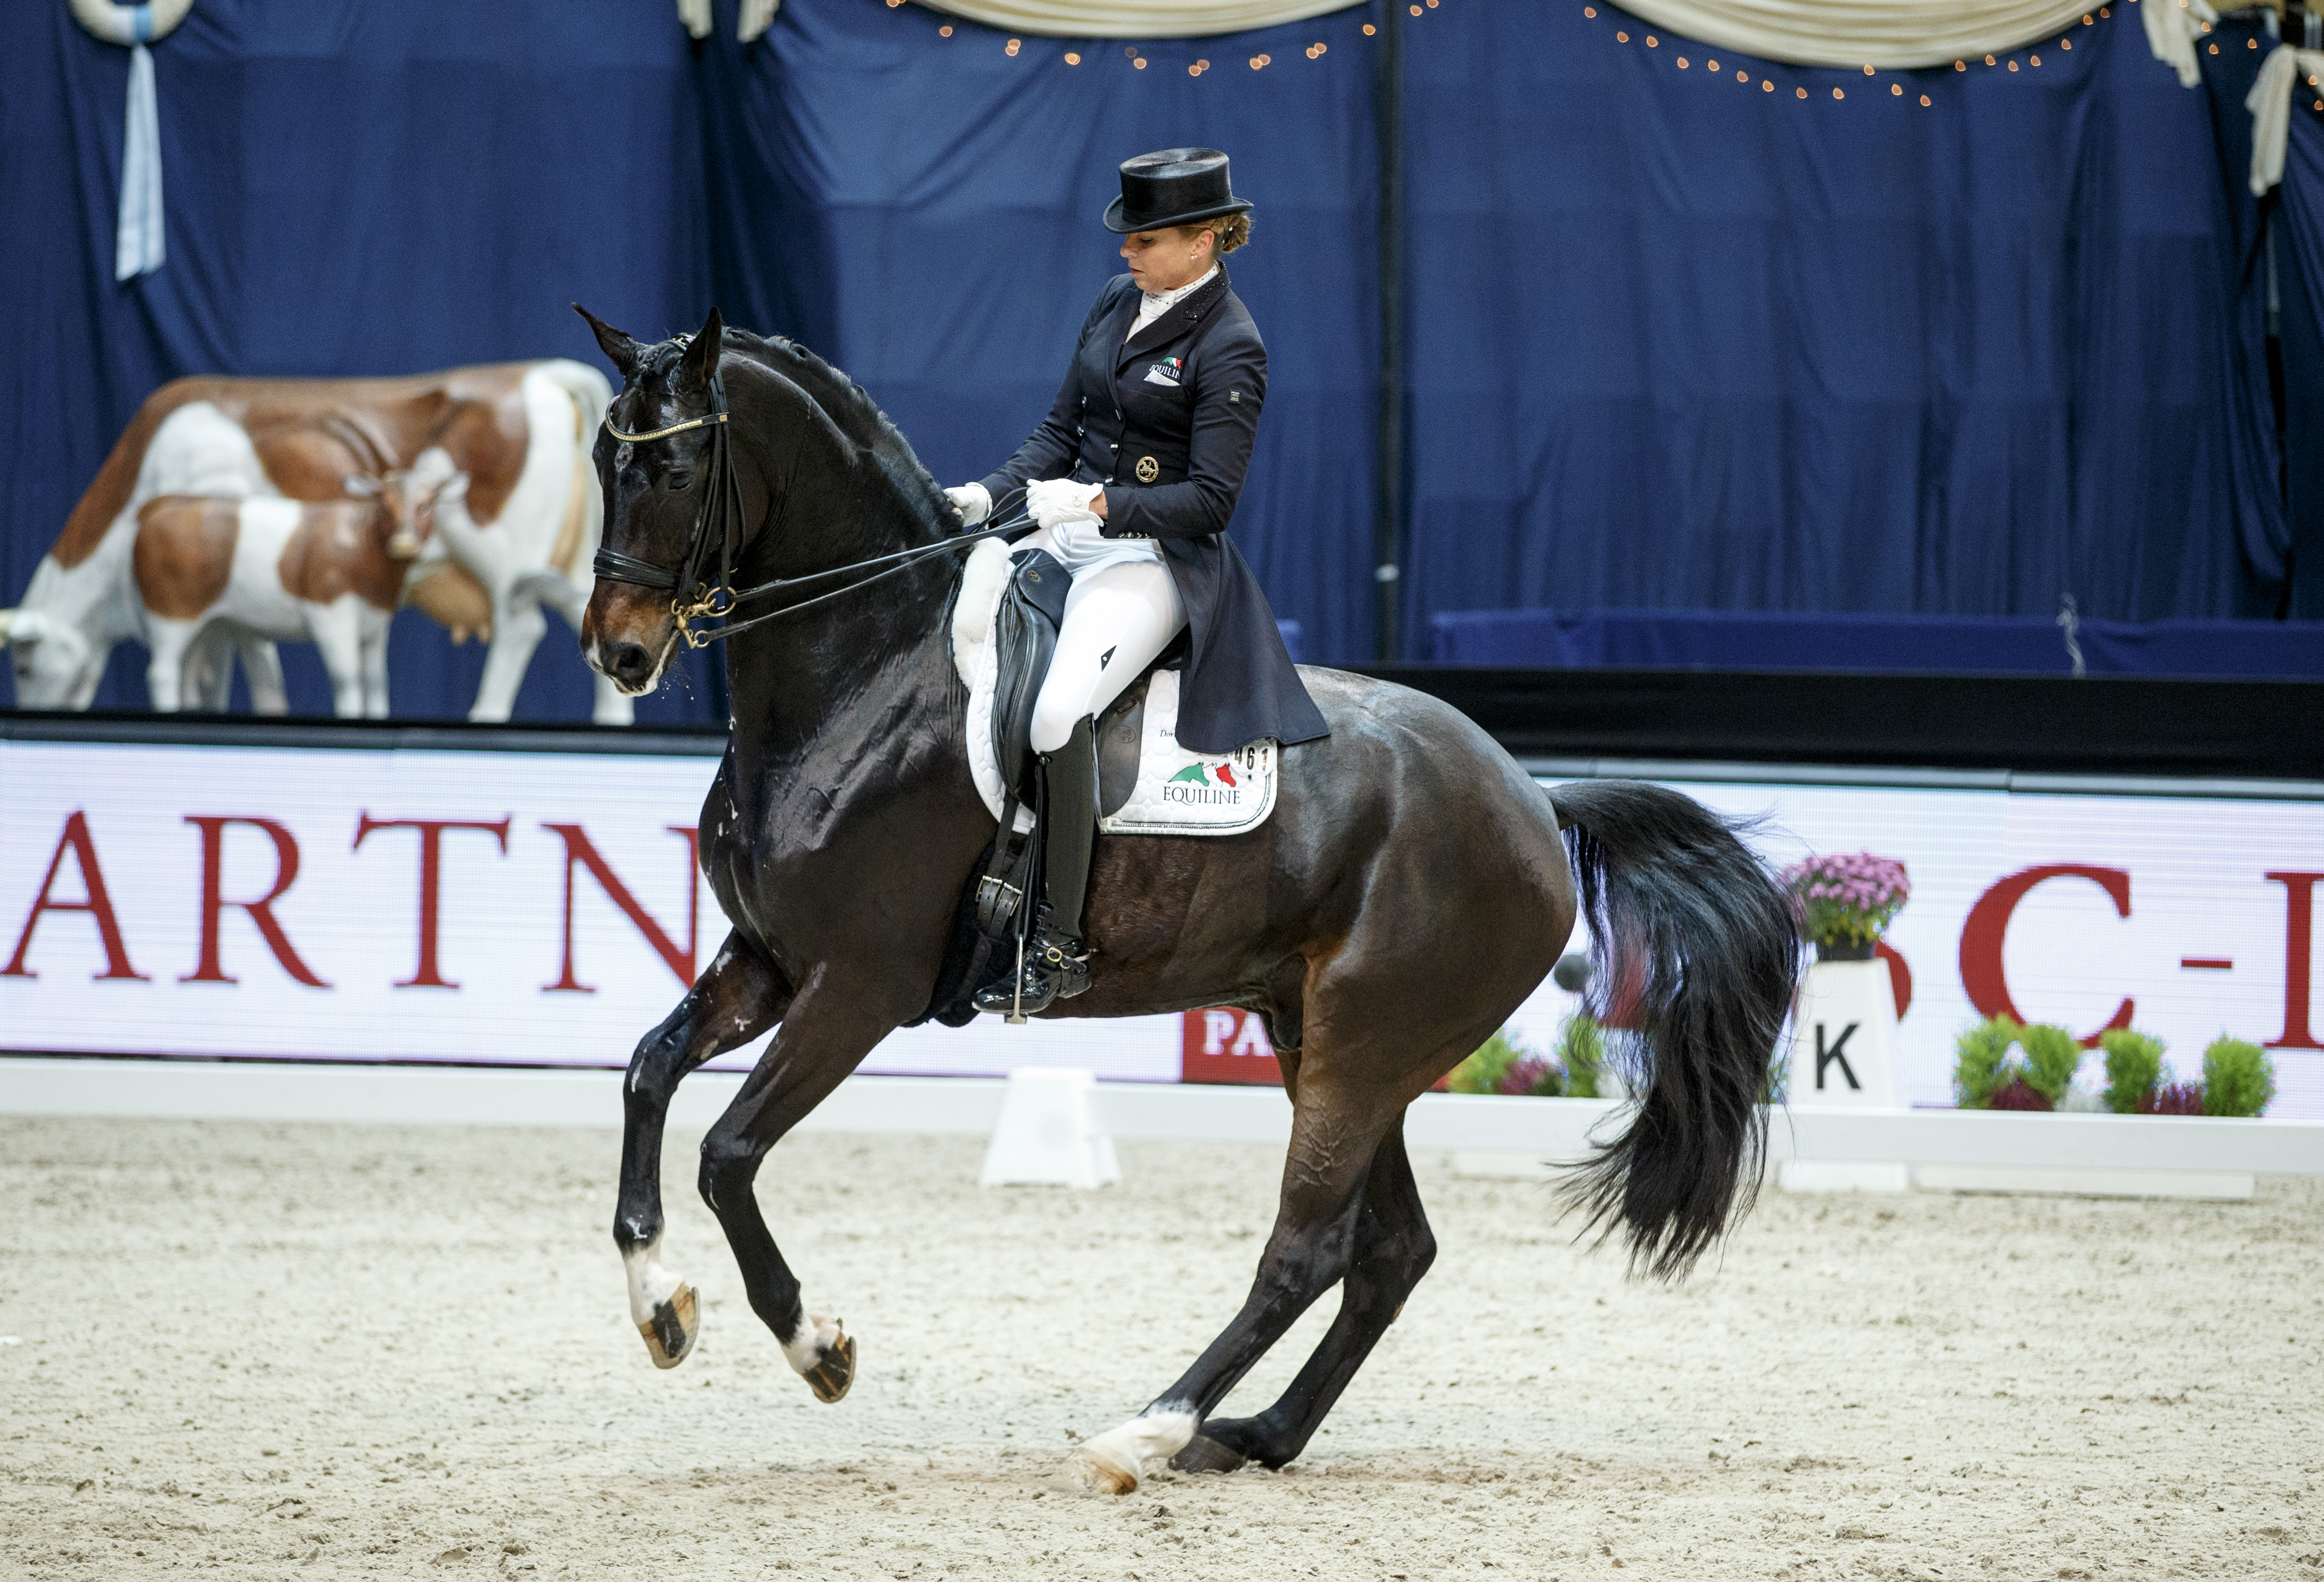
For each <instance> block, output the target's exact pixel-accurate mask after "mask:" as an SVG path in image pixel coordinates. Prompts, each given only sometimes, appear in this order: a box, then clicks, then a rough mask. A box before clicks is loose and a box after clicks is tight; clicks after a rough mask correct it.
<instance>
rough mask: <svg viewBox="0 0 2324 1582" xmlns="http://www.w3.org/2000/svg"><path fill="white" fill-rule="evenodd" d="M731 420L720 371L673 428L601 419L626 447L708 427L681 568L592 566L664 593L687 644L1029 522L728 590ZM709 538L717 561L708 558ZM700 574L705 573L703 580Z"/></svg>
mask: <svg viewBox="0 0 2324 1582" xmlns="http://www.w3.org/2000/svg"><path fill="white" fill-rule="evenodd" d="M732 423H733V417H732V415H731V414H730V413H729V412H728V410H727V408H726V381H725V378H724V375H723V374H720V373H712V374H711V376H710V410H709V411H708V412H707V413H705V414H704V415H703V416H702V417H699V418H687V420H686V421H685V422H683V423H672V424H671V425H669V427H668V428H650V429H647V430H646V431H645V432H643V433H641V434H630V433H625V432H624V431H622V429H619V428H614V427H613V418H610V417H608V418H606V419H605V432H606V433H607V434H610V435H612V436H613V437H614V438H615V439H617V440H620V441H622V443H623V444H625V445H637V444H641V443H643V442H644V441H646V440H650V439H668V438H669V437H670V436H672V435H674V434H684V433H687V431H689V430H691V429H695V428H708V429H711V430H713V432H712V434H711V436H710V458H709V459H710V479H709V483H708V486H707V487H706V488H705V491H704V492H703V496H702V504H701V506H700V507H699V508H698V509H697V510H696V512H695V517H694V535H693V537H692V538H690V539H689V540H688V541H687V547H686V562H685V565H684V566H682V567H681V568H679V569H678V570H675V571H673V570H671V569H670V568H669V567H668V566H656V565H655V564H654V563H653V562H651V561H650V560H640V559H639V558H637V557H636V556H632V555H623V554H622V553H621V552H620V551H618V550H614V549H607V548H604V547H602V546H601V547H599V548H598V550H597V557H596V559H595V561H594V562H592V563H591V566H590V569H591V570H592V571H594V572H595V574H596V575H599V576H601V577H605V578H608V579H610V580H612V581H614V582H623V583H632V584H636V585H637V586H639V587H641V588H652V589H654V590H655V591H657V592H659V593H668V594H669V595H670V601H669V612H670V615H671V616H672V618H673V619H675V620H676V621H677V622H678V636H679V637H681V638H683V639H685V640H686V646H687V648H708V647H709V646H710V645H711V644H712V643H715V642H716V641H718V640H719V639H721V638H729V637H733V635H734V634H735V633H736V632H739V631H748V630H750V629H751V628H752V627H754V626H764V625H765V624H766V623H767V622H769V621H779V620H780V619H782V618H783V617H784V616H786V615H796V614H798V612H800V611H802V610H812V609H814V608H815V607H816V605H818V604H823V603H827V602H830V601H831V600H834V599H836V598H838V597H840V596H841V595H842V594H844V593H854V592H856V591H857V590H859V589H862V588H868V587H870V586H871V584H873V583H876V582H881V581H883V580H884V579H886V578H888V577H891V576H894V575H896V574H897V573H898V572H902V571H909V570H910V569H911V568H912V567H913V566H917V565H918V564H919V563H920V562H921V561H923V560H926V559H928V558H929V557H930V556H937V555H945V554H949V553H950V552H951V551H953V550H955V549H963V548H966V547H968V546H970V545H972V544H976V543H980V542H982V540H984V539H986V538H1000V537H1001V536H1002V535H1004V534H1007V533H1014V532H1018V531H1019V530H1021V529H1025V528H1028V527H1030V526H1031V525H1032V519H1031V518H1030V517H1027V516H1023V515H1019V516H1017V517H1015V518H1014V519H1012V520H1009V521H1005V522H1002V523H1001V524H999V525H998V526H995V527H990V528H985V529H982V530H980V531H978V532H973V533H963V534H960V535H958V536H956V537H954V538H944V539H940V540H938V541H937V542H936V543H934V544H920V545H915V546H914V547H911V548H909V549H898V550H895V551H893V552H891V553H890V554H886V555H874V556H871V558H869V559H867V560H854V561H850V562H848V563H847V564H846V565H844V566H832V567H830V568H828V569H826V570H824V571H811V572H809V573H807V575H805V576H795V577H777V578H775V579H774V580H772V581H771V582H763V583H760V584H757V585H756V586H754V587H748V588H741V589H737V588H735V587H733V585H732V580H733V575H734V563H735V560H736V558H737V557H738V556H740V555H741V554H742V491H741V489H740V487H739V485H737V483H735V481H734V453H733V443H732V441H731V440H730V439H729V438H728V433H729V431H730V428H731V425H732ZM714 541H715V556H716V558H715V563H714V562H713V560H712V555H713V546H714ZM891 563H892V564H891ZM873 566H887V567H888V569H887V570H885V571H881V572H874V573H873V574H872V575H870V576H867V577H864V578H862V579H861V580H860V581H856V582H852V583H849V584H846V585H845V586H844V587H838V588H834V589H832V590H831V591H830V592H828V593H818V594H816V596H815V597H814V598H812V599H802V600H800V601H799V602H798V603H796V604H786V605H784V606H783V607H782V608H781V609H779V610H770V611H768V612H766V613H765V614H763V615H754V616H752V617H751V618H750V619H749V620H747V621H736V620H734V619H733V613H734V611H735V610H736V609H737V608H738V607H740V606H741V605H742V604H744V603H747V602H751V601H752V600H755V599H762V598H766V597H768V596H770V595H771V594H775V593H788V592H789V591H791V590H792V589H795V588H803V587H807V586H810V585H812V584H816V583H820V582H824V581H826V580H827V579H829V578H832V577H835V576H845V575H849V574H851V573H853V572H861V571H869V570H871V567H873ZM705 571H707V572H708V574H709V575H705ZM705 618H707V619H709V620H713V621H717V622H718V623H719V624H718V625H716V626H714V627H705V628H703V629H701V630H696V628H695V627H694V626H693V625H692V622H694V621H700V620H703V619H705Z"/></svg>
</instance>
